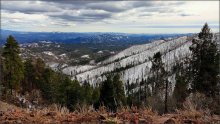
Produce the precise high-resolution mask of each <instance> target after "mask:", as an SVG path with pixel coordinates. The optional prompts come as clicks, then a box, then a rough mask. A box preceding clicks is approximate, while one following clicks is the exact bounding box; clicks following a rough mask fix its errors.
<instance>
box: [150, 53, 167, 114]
mask: <svg viewBox="0 0 220 124" xmlns="http://www.w3.org/2000/svg"><path fill="white" fill-rule="evenodd" d="M150 71H151V73H152V75H151V76H150V78H149V80H150V83H151V86H152V95H153V96H154V97H156V98H160V97H162V96H163V95H164V113H166V112H167V111H168V109H167V97H168V84H169V82H168V80H167V75H168V74H167V72H166V71H165V68H164V63H163V62H162V58H161V53H160V52H157V53H155V54H154V56H153V59H152V67H151V70H150ZM161 91H165V93H161Z"/></svg>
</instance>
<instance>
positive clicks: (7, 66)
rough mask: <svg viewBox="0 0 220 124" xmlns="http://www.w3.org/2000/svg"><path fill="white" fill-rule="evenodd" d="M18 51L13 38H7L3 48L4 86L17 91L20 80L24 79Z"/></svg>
mask: <svg viewBox="0 0 220 124" xmlns="http://www.w3.org/2000/svg"><path fill="white" fill-rule="evenodd" d="M19 54H20V49H19V46H18V43H17V41H16V40H15V39H14V37H13V36H11V35H10V36H9V37H8V38H7V41H6V44H5V47H4V48H3V54H2V56H3V57H4V58H3V71H4V81H5V82H4V85H5V87H6V88H8V89H10V90H11V94H12V90H13V89H14V90H15V91H18V90H19V89H20V83H21V80H22V79H23V77H24V67H23V62H22V59H21V57H20V56H19Z"/></svg>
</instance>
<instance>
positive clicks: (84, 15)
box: [1, 0, 219, 33]
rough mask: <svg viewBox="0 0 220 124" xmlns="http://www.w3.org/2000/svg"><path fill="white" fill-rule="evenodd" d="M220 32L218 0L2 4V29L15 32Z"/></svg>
mask: <svg viewBox="0 0 220 124" xmlns="http://www.w3.org/2000/svg"><path fill="white" fill-rule="evenodd" d="M205 22H208V24H209V25H210V26H211V27H212V31H213V32H219V28H218V27H219V1H107V2H104V1H93V2H91V1H62V2H61V1H6V0H5V1H1V29H8V30H16V31H37V32H39V31H47V32H52V31H58V32H125V33H189V32H190V33H194V32H199V31H200V29H201V26H202V25H203V24H204V23H205Z"/></svg>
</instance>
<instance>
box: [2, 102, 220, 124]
mask: <svg viewBox="0 0 220 124" xmlns="http://www.w3.org/2000/svg"><path fill="white" fill-rule="evenodd" d="M0 105H3V106H10V107H9V108H12V109H15V108H16V109H15V111H8V109H7V110H5V112H3V113H0V123H18V122H21V123H84V124H90V123H94V124H95V123H107V124H118V123H128V124H129V123H149V124H159V123H162V124H163V123H173V124H181V123H208V122H209V123H213V124H218V123H220V117H219V116H216V115H213V116H211V115H210V114H209V112H208V111H204V110H201V109H199V110H198V109H197V105H195V104H194V103H193V102H191V101H190V100H188V101H186V102H185V103H184V109H182V110H177V113H173V114H165V115H162V116H160V115H158V114H157V113H156V112H154V111H153V110H152V108H149V107H143V108H140V109H138V108H137V107H134V106H132V107H128V106H124V107H120V108H118V110H117V112H115V113H113V112H108V111H107V108H106V107H105V106H100V108H99V109H98V110H95V109H94V108H93V107H92V106H87V105H81V106H80V105H78V106H77V108H76V110H75V111H74V112H69V110H68V109H67V108H66V107H62V106H60V105H56V104H52V105H50V106H48V107H45V108H43V109H36V110H33V111H27V110H25V109H21V108H19V107H16V106H13V105H9V104H7V103H4V102H0Z"/></svg>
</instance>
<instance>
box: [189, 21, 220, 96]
mask: <svg viewBox="0 0 220 124" xmlns="http://www.w3.org/2000/svg"><path fill="white" fill-rule="evenodd" d="M190 50H191V51H192V60H191V70H192V88H193V91H194V92H196V91H197V92H201V93H204V94H206V95H207V96H215V94H216V93H218V92H219V91H218V90H219V88H217V83H218V74H219V52H218V49H217V41H215V40H213V34H212V33H211V31H210V28H209V26H208V24H207V23H205V25H204V26H203V28H202V30H201V32H200V33H199V35H198V39H193V41H192V46H191V47H190Z"/></svg>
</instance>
